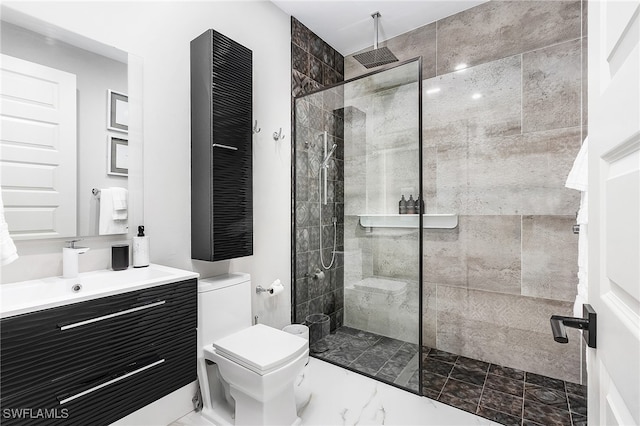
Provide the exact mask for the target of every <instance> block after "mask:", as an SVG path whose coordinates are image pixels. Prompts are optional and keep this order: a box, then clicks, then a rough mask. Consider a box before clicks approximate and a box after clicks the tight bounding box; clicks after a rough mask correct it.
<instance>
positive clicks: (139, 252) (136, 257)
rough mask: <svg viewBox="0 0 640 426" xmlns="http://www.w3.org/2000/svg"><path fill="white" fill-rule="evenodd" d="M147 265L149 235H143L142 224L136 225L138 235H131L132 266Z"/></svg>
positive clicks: (140, 266) (142, 266) (141, 266)
mask: <svg viewBox="0 0 640 426" xmlns="http://www.w3.org/2000/svg"><path fill="white" fill-rule="evenodd" d="M145 266H149V237H146V236H145V235H144V226H138V235H137V236H135V237H133V267H134V268H144V267H145Z"/></svg>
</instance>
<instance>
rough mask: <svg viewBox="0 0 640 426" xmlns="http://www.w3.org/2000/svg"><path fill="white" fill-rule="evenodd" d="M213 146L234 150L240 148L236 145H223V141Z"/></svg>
mask: <svg viewBox="0 0 640 426" xmlns="http://www.w3.org/2000/svg"><path fill="white" fill-rule="evenodd" d="M212 146H213V147H214V148H215V147H218V148H224V149H230V150H232V151H237V150H238V148H236V147H235V146H229V145H222V144H221V143H214V144H213V145H212Z"/></svg>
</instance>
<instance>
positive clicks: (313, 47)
mask: <svg viewBox="0 0 640 426" xmlns="http://www.w3.org/2000/svg"><path fill="white" fill-rule="evenodd" d="M324 45H325V42H324V41H323V40H322V39H321V38H320V37H318V36H317V35H316V34H314V33H311V38H309V53H311V54H312V55H313V56H315V57H316V58H318V60H320V61H322V60H323V54H324Z"/></svg>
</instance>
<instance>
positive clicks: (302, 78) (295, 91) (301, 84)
mask: <svg viewBox="0 0 640 426" xmlns="http://www.w3.org/2000/svg"><path fill="white" fill-rule="evenodd" d="M319 88H320V84H319V83H317V82H315V81H313V79H311V78H310V77H309V76H308V75H306V74H302V73H301V72H299V71H297V70H291V94H292V95H293V96H301V95H305V94H307V93H309V92H312V91H314V90H317V89H319Z"/></svg>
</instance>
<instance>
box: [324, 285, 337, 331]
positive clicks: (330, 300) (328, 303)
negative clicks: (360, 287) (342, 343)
mask: <svg viewBox="0 0 640 426" xmlns="http://www.w3.org/2000/svg"><path fill="white" fill-rule="evenodd" d="M322 306H323V307H322V311H323V312H326V313H329V314H331V313H334V312H335V310H336V295H335V292H333V291H332V292H329V293H325V294H323V295H322ZM333 329H334V330H335V325H334V327H333Z"/></svg>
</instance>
